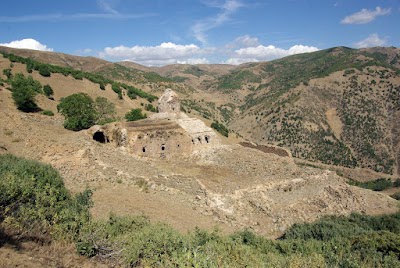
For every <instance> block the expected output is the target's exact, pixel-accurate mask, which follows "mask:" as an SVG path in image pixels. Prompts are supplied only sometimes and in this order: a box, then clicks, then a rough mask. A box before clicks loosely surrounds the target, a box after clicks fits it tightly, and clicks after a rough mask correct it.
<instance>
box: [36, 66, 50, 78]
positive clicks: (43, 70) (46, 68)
mask: <svg viewBox="0 0 400 268" xmlns="http://www.w3.org/2000/svg"><path fill="white" fill-rule="evenodd" d="M39 74H40V75H41V76H45V77H50V76H51V72H50V70H49V66H48V65H47V64H42V65H40V67H39Z"/></svg>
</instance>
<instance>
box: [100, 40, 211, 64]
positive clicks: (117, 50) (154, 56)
mask: <svg viewBox="0 0 400 268" xmlns="http://www.w3.org/2000/svg"><path fill="white" fill-rule="evenodd" d="M211 51H212V50H210V49H201V48H200V47H198V46H197V45H194V44H190V45H177V44H174V43H171V42H165V43H162V44H160V45H159V46H134V47H126V46H118V47H106V48H105V49H104V50H103V51H102V52H101V53H100V54H99V56H100V57H102V58H107V59H114V60H129V61H134V62H137V63H139V64H143V65H148V66H153V65H156V66H159V65H167V64H174V63H184V62H185V63H190V64H192V63H195V64H197V63H205V62H206V61H207V60H206V59H205V58H197V57H195V56H199V55H204V54H208V53H210V52H211Z"/></svg>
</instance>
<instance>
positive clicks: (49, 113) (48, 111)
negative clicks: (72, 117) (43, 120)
mask: <svg viewBox="0 0 400 268" xmlns="http://www.w3.org/2000/svg"><path fill="white" fill-rule="evenodd" d="M42 114H43V115H47V116H53V115H54V113H53V112H52V111H50V110H44V111H43V112H42Z"/></svg>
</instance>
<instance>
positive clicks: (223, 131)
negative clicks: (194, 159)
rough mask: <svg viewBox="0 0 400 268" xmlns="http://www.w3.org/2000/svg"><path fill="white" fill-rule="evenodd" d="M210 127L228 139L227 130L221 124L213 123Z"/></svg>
mask: <svg viewBox="0 0 400 268" xmlns="http://www.w3.org/2000/svg"><path fill="white" fill-rule="evenodd" d="M211 127H212V128H213V129H215V130H216V131H218V132H219V133H221V134H222V135H223V136H225V137H228V135H229V130H228V129H227V128H226V127H225V126H224V125H223V124H221V123H219V122H218V121H217V122H213V123H212V124H211Z"/></svg>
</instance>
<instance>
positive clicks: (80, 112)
mask: <svg viewBox="0 0 400 268" xmlns="http://www.w3.org/2000/svg"><path fill="white" fill-rule="evenodd" d="M57 110H58V111H59V112H60V113H61V114H62V115H64V117H65V121H64V127H65V128H66V129H69V130H74V131H78V130H82V129H87V128H90V127H91V126H93V125H94V124H95V123H96V119H97V112H96V109H95V104H94V102H93V100H92V98H91V97H90V96H89V95H87V94H85V93H77V94H72V95H70V96H68V97H66V98H63V99H61V101H60V103H59V104H58V105H57Z"/></svg>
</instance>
